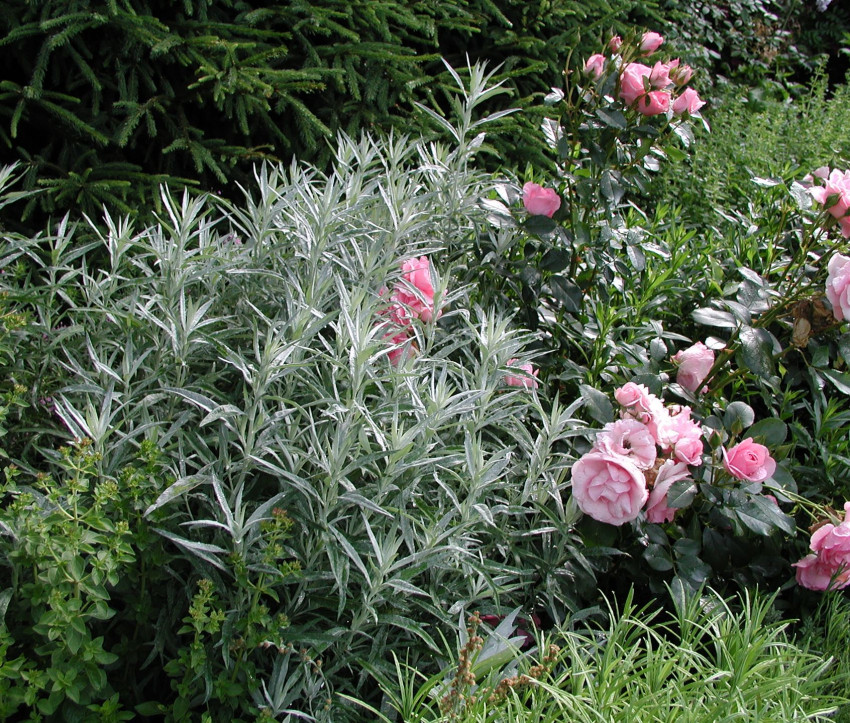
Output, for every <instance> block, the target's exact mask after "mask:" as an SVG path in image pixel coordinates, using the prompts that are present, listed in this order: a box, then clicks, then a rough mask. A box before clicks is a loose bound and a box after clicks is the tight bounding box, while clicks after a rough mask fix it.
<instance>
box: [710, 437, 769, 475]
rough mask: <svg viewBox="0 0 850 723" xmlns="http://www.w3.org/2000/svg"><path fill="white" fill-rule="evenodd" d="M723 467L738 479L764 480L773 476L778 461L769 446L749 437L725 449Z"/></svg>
mask: <svg viewBox="0 0 850 723" xmlns="http://www.w3.org/2000/svg"><path fill="white" fill-rule="evenodd" d="M723 467H724V469H725V470H726V471H727V472H728V473H729V474H731V475H732V476H733V477H735V478H736V479H740V480H746V481H748V482H763V481H764V480H766V479H768V478H769V477H772V476H773V473H774V472H775V471H776V462H775V460H774V459H773V457H771V456H770V452H769V451H768V449H767V447H765V446H764V445H763V444H758V443H757V442H753V440H752V437H747V438H746V439H745V440H744V441H743V442H739V443H738V444H736V445H735V446H734V447H732V448H731V449H729V450H728V451H727V450H726V449H724V450H723Z"/></svg>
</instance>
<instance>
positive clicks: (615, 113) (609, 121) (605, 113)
mask: <svg viewBox="0 0 850 723" xmlns="http://www.w3.org/2000/svg"><path fill="white" fill-rule="evenodd" d="M596 117H597V118H599V120H601V121H602V122H603V123H604V124H605V125H607V126H609V127H610V128H617V129H618V130H621V131H622V130H625V129H626V126H627V125H628V121H626V116H625V115H623V113H622V112H621V111H619V110H605V109H604V108H600V109H599V110H597V111H596Z"/></svg>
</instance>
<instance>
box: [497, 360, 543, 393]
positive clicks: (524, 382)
mask: <svg viewBox="0 0 850 723" xmlns="http://www.w3.org/2000/svg"><path fill="white" fill-rule="evenodd" d="M516 362H517V360H516V359H508V366H509V367H514V368H515V369H521V370H522V371H524V372H525V373H526V375H527V376H519V375H517V374H508V375H507V376H506V377H505V384H507V385H508V386H510V387H525V388H526V389H537V387H538V384H537V379H535V377H536V376H537V373H538V372H539V371H540V370H539V369H535V368H534V366H533V365H532V364H531V362H529V363H527V364H517V363H516Z"/></svg>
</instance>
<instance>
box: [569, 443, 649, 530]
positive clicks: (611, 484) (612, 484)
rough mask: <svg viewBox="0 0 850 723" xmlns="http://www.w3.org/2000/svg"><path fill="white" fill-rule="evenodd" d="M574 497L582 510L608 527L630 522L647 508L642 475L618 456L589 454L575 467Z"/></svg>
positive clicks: (646, 494) (644, 483)
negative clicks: (643, 508) (642, 509)
mask: <svg viewBox="0 0 850 723" xmlns="http://www.w3.org/2000/svg"><path fill="white" fill-rule="evenodd" d="M572 485H573V497H574V498H575V501H576V503H577V504H578V506H579V509H580V510H581V511H582V512H584V513H585V514H586V515H590V516H591V517H592V518H593V519H594V520H599V522H606V523H608V524H609V525H618V526H619V525H622V524H625V523H626V522H631V521H632V520H634V519H636V518H637V516H638V515H639V514H640V510H641V508H642V507H643V506H644V504H646V500H647V498H648V497H649V491H648V490H647V489H646V480H645V479H644V476H643V473H642V472H641V471H640V470H639V469H638V468H637V467H636V466H635V465H634V464H633V463H632V462H630V461H629V460H628V459H626V458H625V457H621V456H619V455H613V454H603V453H602V452H588V453H587V454H586V455H584V456H583V457H581V458H580V459H578V460H577V461H576V463H575V464H574V465H573V469H572Z"/></svg>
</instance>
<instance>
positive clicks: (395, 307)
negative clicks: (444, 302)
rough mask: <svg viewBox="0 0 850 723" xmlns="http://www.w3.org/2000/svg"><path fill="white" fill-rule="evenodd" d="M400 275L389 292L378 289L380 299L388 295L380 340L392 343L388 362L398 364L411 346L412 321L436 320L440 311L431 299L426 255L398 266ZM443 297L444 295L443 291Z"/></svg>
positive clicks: (432, 296)
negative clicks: (383, 331)
mask: <svg viewBox="0 0 850 723" xmlns="http://www.w3.org/2000/svg"><path fill="white" fill-rule="evenodd" d="M401 271H402V276H401V279H400V280H399V282H398V283H397V284H396V285H395V286H394V287H393V290H392V291H391V292H388V290H387V289H386V288H384V289H381V296H386V295H387V294H389V301H390V304H389V308H388V309H387V310H386V311H385V312H384V317H385V320H384V321H382V322H381V323H382V324H383V325H384V326H385V331H386V333H385V334H384V339H386V340H387V341H389V342H390V343H391V344H393V347H394V348H393V349H392V350H391V351H390V353H389V360H390V362H392V363H393V364H398V362H399V361H400V360H401V359H402V358H403V357H404V356H405V354H406V353H409V352H410V351H412V350H415V346H414V344H413V342H412V341H410V343H409V344H408V343H407V342H408V341H409V340H410V338H411V336H412V324H413V320H414V319H421V320H422V321H424V322H426V323H427V322H429V321H432V320H436V319H439V318H440V316H441V315H442V313H443V312H442V309H440V308H439V307H438V306H437V302H436V301H435V298H434V284H433V282H432V280H431V261H430V259H429V258H428V257H427V256H420V257H419V258H418V259H409V260H407V261H405V262H403V263H402V265H401ZM444 295H445V292H444Z"/></svg>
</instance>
